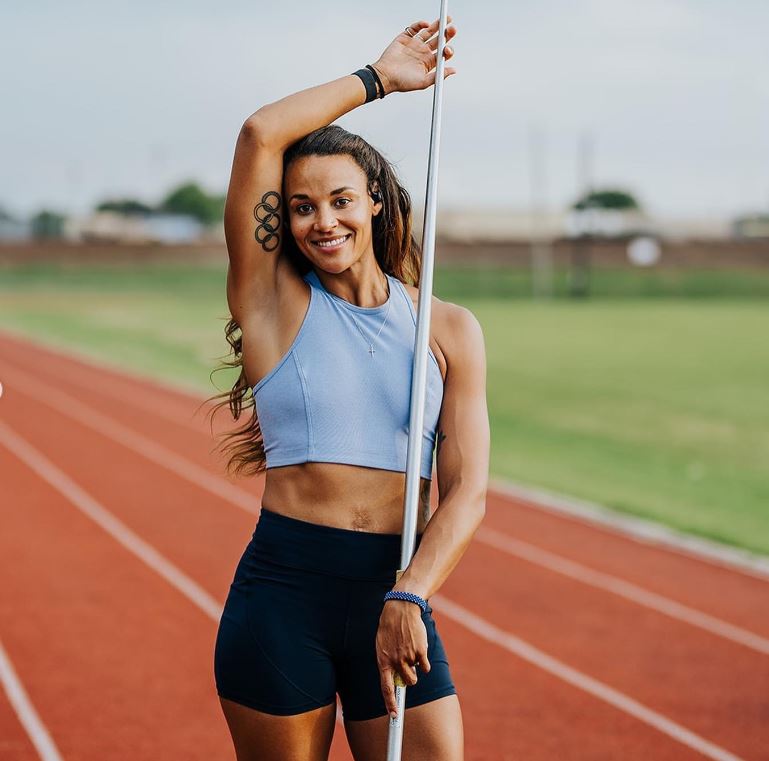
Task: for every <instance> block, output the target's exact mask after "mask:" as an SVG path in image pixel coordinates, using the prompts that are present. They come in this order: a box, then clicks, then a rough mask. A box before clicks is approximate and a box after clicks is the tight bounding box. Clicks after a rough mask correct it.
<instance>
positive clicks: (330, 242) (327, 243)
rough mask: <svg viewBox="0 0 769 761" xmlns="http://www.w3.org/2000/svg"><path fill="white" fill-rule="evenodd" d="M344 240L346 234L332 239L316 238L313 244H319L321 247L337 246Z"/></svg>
mask: <svg viewBox="0 0 769 761" xmlns="http://www.w3.org/2000/svg"><path fill="white" fill-rule="evenodd" d="M345 240H347V236H346V235H343V236H342V237H341V238H334V240H323V241H321V240H316V241H315V245H316V246H321V248H328V247H329V246H338V245H339V244H340V243H343V242H344V241H345Z"/></svg>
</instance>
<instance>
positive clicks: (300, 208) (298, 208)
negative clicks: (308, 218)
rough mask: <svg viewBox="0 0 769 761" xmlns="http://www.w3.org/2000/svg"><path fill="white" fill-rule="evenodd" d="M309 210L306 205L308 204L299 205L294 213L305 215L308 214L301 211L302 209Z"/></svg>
mask: <svg viewBox="0 0 769 761" xmlns="http://www.w3.org/2000/svg"><path fill="white" fill-rule="evenodd" d="M309 208H310V204H308V203H300V204H299V205H298V206H297V207H296V212H297V214H307V213H308V212H307V211H302V209H309Z"/></svg>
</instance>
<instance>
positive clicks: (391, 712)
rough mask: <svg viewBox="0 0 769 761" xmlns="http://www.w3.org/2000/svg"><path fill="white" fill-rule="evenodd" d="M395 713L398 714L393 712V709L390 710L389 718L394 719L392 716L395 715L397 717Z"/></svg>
mask: <svg viewBox="0 0 769 761" xmlns="http://www.w3.org/2000/svg"><path fill="white" fill-rule="evenodd" d="M397 715H398V714H397V713H395V711H390V718H391V719H394V718H396V717H397Z"/></svg>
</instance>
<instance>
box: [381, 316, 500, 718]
mask: <svg viewBox="0 0 769 761" xmlns="http://www.w3.org/2000/svg"><path fill="white" fill-rule="evenodd" d="M444 308H446V309H447V313H446V327H447V330H446V332H445V335H446V336H447V337H448V345H446V343H447V342H446V341H445V340H444V341H442V342H441V349H442V350H443V353H444V355H445V356H446V363H447V371H446V382H445V384H444V389H443V403H442V406H441V414H440V419H439V421H438V427H437V433H436V440H437V444H436V449H437V451H436V471H437V476H438V495H439V500H438V507H437V508H436V510H435V512H434V513H433V515H432V517H431V518H430V520H429V521H428V523H427V527H426V528H425V531H424V533H423V535H422V540H421V542H420V544H419V548H418V549H417V551H416V552H415V553H414V556H413V558H412V559H411V563H410V564H409V566H408V568H407V569H406V571H405V572H404V573H403V574H402V576H401V578H400V579H399V581H398V582H397V583H396V585H395V586H394V587H393V589H395V590H398V591H401V592H412V593H413V594H417V595H419V596H420V597H423V598H425V599H427V598H429V597H430V596H431V595H433V594H434V593H435V592H436V591H437V590H438V589H439V588H440V586H441V585H442V584H443V582H444V581H445V580H446V579H447V578H448V576H449V574H450V573H451V571H452V570H453V569H454V567H455V566H456V564H457V563H458V562H459V560H460V558H461V557H462V555H463V554H464V552H465V550H466V549H467V547H468V545H469V544H470V540H471V539H472V537H473V534H474V533H475V531H476V529H477V528H478V526H479V525H480V523H481V520H482V519H483V515H484V513H485V510H486V489H487V486H488V478H489V415H488V409H487V405H486V352H485V347H484V340H483V331H482V330H481V326H480V324H479V322H478V320H477V319H476V317H475V315H474V314H473V313H472V312H471V311H470V310H469V309H465V308H464V307H461V306H456V305H453V304H448V305H444ZM420 613H421V611H420V609H419V607H418V606H416V605H414V604H413V603H411V602H405V601H401V600H388V601H387V602H386V603H385V605H384V609H383V611H382V615H381V617H380V621H379V632H378V634H377V656H378V660H379V666H380V673H381V675H382V690H383V694H384V696H385V702H386V703H387V707H388V710H390V711H391V710H393V709H394V693H391V692H390V689H387V688H388V687H390V686H391V684H392V674H391V672H392V671H397V672H398V673H400V675H401V677H402V678H403V680H404V681H405V683H406V684H407V685H413V684H415V683H416V672H415V670H414V669H413V668H412V664H413V663H415V662H418V663H419V664H420V667H422V668H423V670H425V671H428V670H429V661H428V660H427V637H426V633H425V629H424V624H423V623H422V620H421V616H420ZM407 633H408V634H407Z"/></svg>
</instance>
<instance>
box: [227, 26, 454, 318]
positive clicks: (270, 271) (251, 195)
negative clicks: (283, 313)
mask: <svg viewBox="0 0 769 761" xmlns="http://www.w3.org/2000/svg"><path fill="white" fill-rule="evenodd" d="M411 29H412V30H413V31H414V32H415V36H413V37H412V36H410V35H408V34H406V33H405V31H404V32H401V33H400V34H399V35H398V36H397V37H396V38H395V39H394V40H393V41H392V42H391V43H390V45H389V46H388V47H387V48H386V49H385V51H384V52H383V53H382V55H381V56H380V57H379V59H378V60H377V61H376V62H375V63H374V64H373V66H374V68H375V69H376V70H377V73H378V74H379V77H380V79H381V82H382V84H383V86H384V89H385V93H386V94H388V93H391V92H408V91H410V90H421V89H425V88H427V87H429V86H430V85H432V84H434V82H435V59H436V50H437V43H438V40H437V35H436V32H437V29H438V21H435V22H434V23H433V24H428V23H427V22H426V21H418V22H416V23H415V24H412V25H411ZM455 33H456V30H455V29H454V27H451V26H450V27H447V30H446V36H447V39H451V37H453V36H454V34H455ZM451 55H452V51H451V49H450V48H448V47H447V48H446V50H445V57H446V58H450V57H451ZM454 72H455V70H454V69H452V68H449V67H446V69H445V73H446V76H449V75H451V74H453V73H454ZM365 102H366V90H365V86H364V84H363V82H362V81H361V79H360V78H359V77H357V76H355V75H354V74H347V75H345V76H342V77H339V78H338V79H335V80H332V81H331V82H327V83H325V84H322V85H317V86H315V87H310V88H308V89H305V90H301V91H299V92H297V93H294V94H292V95H288V96H286V97H285V98H282V99H280V100H278V101H276V102H274V103H269V104H267V105H265V106H262V107H261V108H260V109H259V110H258V111H256V112H255V113H253V114H252V115H251V116H249V117H248V118H247V119H246V120H245V122H244V123H243V126H242V127H241V129H240V133H239V134H238V139H237V142H236V145H235V156H234V159H233V164H232V172H231V174H230V183H229V187H228V189H227V200H226V203H225V208H224V233H225V239H226V241H227V252H228V255H229V270H228V273H227V300H228V303H229V307H230V312H231V314H232V316H233V317H234V318H235V319H236V320H237V321H238V322H239V323H241V324H243V321H244V320H245V319H246V317H247V316H249V315H251V314H254V313H259V312H260V311H262V310H270V309H272V308H273V306H274V304H275V301H276V299H277V298H278V296H279V293H280V291H281V290H282V287H283V285H284V283H285V282H286V279H289V278H293V279H298V275H297V274H296V273H295V272H294V271H293V270H292V267H291V265H290V264H289V262H288V261H287V259H286V257H285V256H284V255H283V238H284V237H285V235H287V234H290V232H289V231H288V229H287V228H286V227H284V226H283V221H284V219H287V217H286V215H287V214H288V210H287V208H286V206H285V203H284V199H283V196H282V183H283V154H284V152H285V150H286V149H287V148H288V147H289V146H290V145H291V144H292V143H294V142H296V141H297V140H299V139H301V138H302V137H304V136H305V135H307V134H309V133H310V132H312V131H313V130H316V129H318V128H320V127H324V126H326V125H328V124H331V123H332V122H333V121H335V120H336V119H338V118H339V117H341V116H343V115H344V114H346V113H347V112H349V111H351V110H353V109H354V108H356V107H357V106H360V105H363V104H364V103H365Z"/></svg>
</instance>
